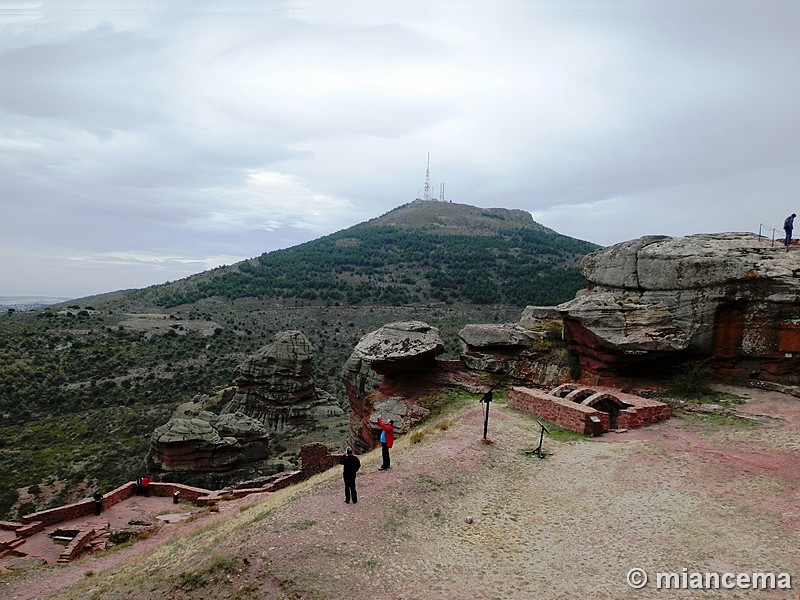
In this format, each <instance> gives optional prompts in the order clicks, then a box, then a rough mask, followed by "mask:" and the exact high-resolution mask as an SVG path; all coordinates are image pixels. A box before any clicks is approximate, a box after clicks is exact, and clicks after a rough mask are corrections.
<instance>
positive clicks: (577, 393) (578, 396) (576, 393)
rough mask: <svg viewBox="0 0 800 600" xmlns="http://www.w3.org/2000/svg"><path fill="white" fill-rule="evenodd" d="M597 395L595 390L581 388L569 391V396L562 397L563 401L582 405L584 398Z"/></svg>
mask: <svg viewBox="0 0 800 600" xmlns="http://www.w3.org/2000/svg"><path fill="white" fill-rule="evenodd" d="M595 394H597V390H593V389H592V388H587V387H581V388H577V389H575V390H573V391H571V392H570V393H569V394H567V395H566V396H564V400H568V401H569V402H575V403H576V404H582V403H583V401H584V400H586V398H590V397H591V396H594V395H595Z"/></svg>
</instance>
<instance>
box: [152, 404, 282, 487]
mask: <svg viewBox="0 0 800 600" xmlns="http://www.w3.org/2000/svg"><path fill="white" fill-rule="evenodd" d="M268 455H269V435H268V433H267V430H266V428H265V427H264V426H263V425H262V424H261V423H260V422H258V421H256V420H255V419H251V418H250V417H248V416H246V415H243V414H241V413H235V414H226V415H221V416H220V415H215V414H214V413H211V412H202V413H200V414H199V415H198V416H197V417H195V418H191V419H171V420H170V421H168V422H167V423H166V424H164V425H162V426H161V427H158V428H157V429H156V430H155V431H154V432H153V435H152V437H151V441H150V453H149V454H148V457H147V465H148V468H149V470H150V471H160V472H161V473H165V474H166V473H172V474H181V475H182V476H187V477H194V476H198V475H206V474H209V473H224V472H229V471H232V470H234V469H236V468H238V467H240V466H241V465H242V464H243V463H247V462H253V461H257V460H262V459H264V458H267V456H268Z"/></svg>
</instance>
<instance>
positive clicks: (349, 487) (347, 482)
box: [344, 476, 358, 504]
mask: <svg viewBox="0 0 800 600" xmlns="http://www.w3.org/2000/svg"><path fill="white" fill-rule="evenodd" d="M350 500H352V501H353V504H355V503H356V502H358V493H357V492H356V478H355V476H353V477H345V478H344V501H345V502H350Z"/></svg>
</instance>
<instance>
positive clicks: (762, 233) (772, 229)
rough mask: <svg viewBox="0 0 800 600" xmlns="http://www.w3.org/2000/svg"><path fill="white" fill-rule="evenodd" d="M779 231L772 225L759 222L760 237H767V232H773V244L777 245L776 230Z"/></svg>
mask: <svg viewBox="0 0 800 600" xmlns="http://www.w3.org/2000/svg"><path fill="white" fill-rule="evenodd" d="M776 231H778V229H776V228H775V227H770V226H769V225H764V224H763V223H759V224H758V237H767V236H766V235H765V234H769V233H771V234H772V245H773V246H774V245H775V232H776Z"/></svg>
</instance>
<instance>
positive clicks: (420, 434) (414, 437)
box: [408, 429, 425, 444]
mask: <svg viewBox="0 0 800 600" xmlns="http://www.w3.org/2000/svg"><path fill="white" fill-rule="evenodd" d="M424 437H425V431H423V430H422V429H415V430H413V431H412V432H411V434H410V435H409V436H408V441H409V442H411V443H412V444H419V443H420V442H421V441H422V440H423V438H424Z"/></svg>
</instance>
